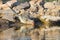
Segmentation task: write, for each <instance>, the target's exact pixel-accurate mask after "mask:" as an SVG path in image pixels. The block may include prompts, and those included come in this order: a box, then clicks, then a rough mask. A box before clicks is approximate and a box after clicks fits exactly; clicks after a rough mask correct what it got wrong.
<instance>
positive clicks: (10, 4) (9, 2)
mask: <svg viewBox="0 0 60 40" xmlns="http://www.w3.org/2000/svg"><path fill="white" fill-rule="evenodd" d="M15 2H17V0H11V1H8V2H7V3H5V4H6V5H8V6H9V7H12V4H14V3H15Z"/></svg>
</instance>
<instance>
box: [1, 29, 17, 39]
mask: <svg viewBox="0 0 60 40" xmlns="http://www.w3.org/2000/svg"><path fill="white" fill-rule="evenodd" d="M15 36H16V33H15V31H14V28H10V29H8V30H5V31H3V32H0V40H14V37H15Z"/></svg>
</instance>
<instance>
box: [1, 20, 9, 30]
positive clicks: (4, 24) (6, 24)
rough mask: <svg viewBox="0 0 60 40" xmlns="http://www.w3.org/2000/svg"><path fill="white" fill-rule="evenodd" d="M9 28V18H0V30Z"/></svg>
mask: <svg viewBox="0 0 60 40" xmlns="http://www.w3.org/2000/svg"><path fill="white" fill-rule="evenodd" d="M8 28H9V22H8V20H4V19H0V31H4V30H6V29H8Z"/></svg>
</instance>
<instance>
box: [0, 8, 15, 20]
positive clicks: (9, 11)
mask: <svg viewBox="0 0 60 40" xmlns="http://www.w3.org/2000/svg"><path fill="white" fill-rule="evenodd" d="M3 11H4V12H3ZM0 13H2V14H3V15H2V19H7V20H9V21H14V14H15V12H13V11H12V9H7V10H0Z"/></svg>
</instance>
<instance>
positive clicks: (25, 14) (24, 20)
mask: <svg viewBox="0 0 60 40" xmlns="http://www.w3.org/2000/svg"><path fill="white" fill-rule="evenodd" d="M18 17H19V19H20V21H21V23H24V24H32V25H34V21H33V20H31V19H30V15H29V13H28V12H25V11H24V10H21V13H20V15H18Z"/></svg>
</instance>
